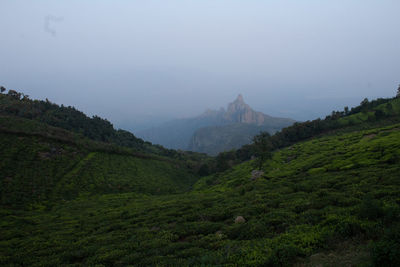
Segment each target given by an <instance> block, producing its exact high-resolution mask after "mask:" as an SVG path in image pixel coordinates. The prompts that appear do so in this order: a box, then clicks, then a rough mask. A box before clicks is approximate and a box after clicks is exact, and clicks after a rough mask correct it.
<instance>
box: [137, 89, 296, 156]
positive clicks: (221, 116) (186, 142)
mask: <svg viewBox="0 0 400 267" xmlns="http://www.w3.org/2000/svg"><path fill="white" fill-rule="evenodd" d="M294 122H295V121H294V120H292V119H288V118H277V117H272V116H269V115H266V114H264V113H262V112H258V111H254V110H253V109H252V108H251V107H250V106H249V105H248V104H246V103H245V102H244V99H243V96H242V95H241V94H239V95H238V97H237V98H236V100H235V101H233V102H232V103H229V105H228V107H227V109H226V110H225V109H224V108H220V109H219V110H211V109H208V110H206V111H205V112H204V113H203V114H201V115H199V116H196V117H193V118H185V119H176V120H172V121H169V122H167V123H164V124H163V125H161V126H159V127H154V128H151V129H148V130H144V131H139V132H138V133H137V135H138V136H139V137H141V138H143V139H144V140H147V141H150V142H152V143H155V144H160V145H162V146H165V147H167V148H172V149H181V150H190V151H195V152H202V153H207V154H211V155H216V154H218V153H219V152H222V151H227V150H231V149H234V148H239V147H241V146H242V145H245V144H248V143H250V142H251V139H252V137H253V136H254V135H256V134H258V133H259V132H261V131H268V132H269V133H271V134H272V133H275V132H276V131H279V130H280V129H282V128H284V127H287V126H289V125H291V124H293V123H294Z"/></svg>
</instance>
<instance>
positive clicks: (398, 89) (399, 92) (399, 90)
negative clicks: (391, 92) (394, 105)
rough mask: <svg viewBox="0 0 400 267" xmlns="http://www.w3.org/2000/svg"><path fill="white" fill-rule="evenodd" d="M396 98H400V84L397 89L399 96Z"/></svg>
mask: <svg viewBox="0 0 400 267" xmlns="http://www.w3.org/2000/svg"><path fill="white" fill-rule="evenodd" d="M396 97H397V98H400V84H399V87H397V94H396Z"/></svg>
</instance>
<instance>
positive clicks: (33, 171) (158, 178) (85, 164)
mask: <svg viewBox="0 0 400 267" xmlns="http://www.w3.org/2000/svg"><path fill="white" fill-rule="evenodd" d="M0 139H1V142H0V158H1V159H2V160H1V161H0V185H1V187H0V204H2V205H5V206H9V207H10V206H13V207H27V206H30V205H34V204H40V205H43V204H45V205H46V206H48V205H52V204H53V203H54V201H55V200H61V199H65V200H69V199H72V198H75V197H77V196H79V195H81V194H89V195H93V194H106V193H107V194H108V193H120V192H140V193H142V194H166V193H177V192H183V191H186V190H188V189H189V188H190V186H191V185H192V184H193V183H194V182H195V181H196V179H197V177H196V176H195V175H193V174H191V173H190V172H189V170H188V169H187V168H186V167H185V166H182V162H178V161H173V160H169V159H167V158H162V157H159V156H154V155H149V154H141V153H137V152H135V151H133V150H130V149H124V148H119V147H115V146H113V145H109V144H104V143H98V142H93V141H91V140H88V139H84V138H82V137H80V136H79V135H76V134H73V133H71V132H68V131H65V130H62V129H59V128H55V127H51V126H47V125H45V124H41V123H38V122H35V121H31V120H26V119H21V118H15V117H0Z"/></svg>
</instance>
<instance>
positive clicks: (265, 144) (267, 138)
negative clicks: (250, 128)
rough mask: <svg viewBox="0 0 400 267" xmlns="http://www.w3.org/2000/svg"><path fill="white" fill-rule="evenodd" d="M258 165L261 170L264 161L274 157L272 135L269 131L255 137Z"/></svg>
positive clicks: (256, 161)
mask: <svg viewBox="0 0 400 267" xmlns="http://www.w3.org/2000/svg"><path fill="white" fill-rule="evenodd" d="M253 144H254V151H255V156H256V157H257V158H256V160H255V163H256V166H257V168H258V169H259V170H261V169H262V166H263V164H264V162H265V161H266V160H267V159H270V158H271V157H272V153H271V151H272V144H271V135H270V134H269V133H267V132H262V133H261V134H259V135H256V136H254V138H253Z"/></svg>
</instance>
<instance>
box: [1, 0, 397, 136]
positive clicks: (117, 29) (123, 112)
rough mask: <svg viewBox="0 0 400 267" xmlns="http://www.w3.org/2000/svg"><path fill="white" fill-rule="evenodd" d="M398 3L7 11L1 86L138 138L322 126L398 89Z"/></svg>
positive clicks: (41, 5) (68, 5) (51, 4)
mask: <svg viewBox="0 0 400 267" xmlns="http://www.w3.org/2000/svg"><path fill="white" fill-rule="evenodd" d="M399 11H400V1H398V0H393V1H391V0H374V1H372V0H335V1H333V0H332V1H321V0H302V1H298V0H275V1H272V0H241V1H239V0H197V1H194V0H179V1H178V0H159V1H155V0H142V1H138V0H129V1H128V0H113V1H111V0H108V1H105V0H86V1H83V0H59V1H50V0H48V1H44V0H35V1H32V0H29V1H28V0H24V1H22V0H1V1H0V36H1V37H0V85H3V86H5V87H6V88H8V89H14V90H17V91H20V92H23V93H25V94H28V95H30V97H31V98H34V99H45V98H48V99H49V100H50V101H52V102H55V103H58V104H64V105H67V106H68V105H71V106H75V107H76V108H78V109H80V110H82V111H84V112H85V113H87V114H89V115H95V114H97V115H99V116H101V117H104V118H107V119H109V120H110V121H111V122H112V123H113V124H114V125H115V126H116V127H121V128H129V129H133V130H135V129H139V128H141V127H146V126H148V124H152V123H158V122H161V121H164V120H167V119H171V118H182V117H190V116H195V115H198V114H200V113H202V112H204V110H206V109H207V108H212V109H218V108H220V107H221V106H226V105H227V104H228V103H229V102H232V101H233V100H234V99H235V98H236V97H237V95H238V94H239V93H241V94H242V95H243V97H244V99H245V101H246V102H247V103H248V104H249V105H250V106H252V107H253V108H254V109H256V110H258V111H262V112H264V113H267V114H269V115H273V116H283V117H290V118H293V119H297V120H308V119H315V118H317V117H322V116H326V115H327V114H329V113H330V111H332V110H342V109H343V107H344V106H350V107H351V106H355V105H357V104H358V103H360V102H361V100H362V99H364V98H365V97H367V98H369V99H374V98H377V97H391V96H394V95H395V92H396V89H397V86H398V84H399V83H400V49H399V48H400V19H399Z"/></svg>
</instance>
